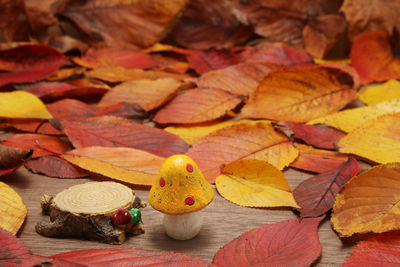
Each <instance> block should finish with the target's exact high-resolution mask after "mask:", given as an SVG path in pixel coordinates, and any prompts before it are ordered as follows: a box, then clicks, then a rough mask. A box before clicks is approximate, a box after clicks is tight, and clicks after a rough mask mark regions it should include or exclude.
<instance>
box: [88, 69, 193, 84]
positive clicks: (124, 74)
mask: <svg viewBox="0 0 400 267" xmlns="http://www.w3.org/2000/svg"><path fill="white" fill-rule="evenodd" d="M86 76H88V77H90V78H94V79H100V80H103V81H106V82H112V83H115V82H126V81H131V80H143V79H148V80H156V79H161V78H173V79H177V80H183V79H186V78H191V76H190V75H188V74H183V73H182V74H181V73H171V72H165V71H160V70H140V69H125V68H122V67H101V68H98V69H94V70H92V71H89V72H87V73H86Z"/></svg>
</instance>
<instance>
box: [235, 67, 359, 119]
mask: <svg viewBox="0 0 400 267" xmlns="http://www.w3.org/2000/svg"><path fill="white" fill-rule="evenodd" d="M341 81H343V83H342V82H341ZM352 81H353V79H352V78H351V77H350V75H348V74H347V73H345V72H343V71H341V70H339V69H334V68H326V67H321V66H303V67H296V68H293V67H286V68H282V69H280V70H276V71H273V72H271V73H270V74H268V76H267V77H265V79H264V80H263V81H262V82H261V83H260V85H259V86H258V88H257V90H255V91H254V92H253V93H252V94H251V95H250V99H249V102H248V103H247V104H246V105H245V106H244V107H243V109H242V115H243V116H249V117H252V118H265V119H272V120H277V121H294V122H307V121H309V120H311V119H313V118H318V117H321V116H323V115H326V114H329V113H331V112H334V111H337V110H339V109H341V108H343V107H344V106H345V105H346V104H348V103H349V102H351V101H352V100H353V99H354V97H355V94H356V90H355V89H354V88H353V87H352V86H353V82H352Z"/></svg>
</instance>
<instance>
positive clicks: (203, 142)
mask: <svg viewBox="0 0 400 267" xmlns="http://www.w3.org/2000/svg"><path fill="white" fill-rule="evenodd" d="M186 155H188V156H189V157H191V158H192V159H193V160H194V161H195V162H196V163H197V165H198V166H199V168H200V170H201V172H202V173H203V174H204V176H205V178H206V179H207V180H208V181H209V182H211V183H213V182H215V178H216V177H217V176H218V175H219V174H220V173H221V167H222V166H223V165H226V164H229V163H231V162H234V161H237V160H240V159H259V160H265V161H267V162H269V163H271V164H272V165H274V166H275V167H277V168H278V169H283V168H284V167H285V166H288V165H289V163H290V162H292V161H293V160H294V159H295V158H296V157H297V155H298V151H297V150H296V148H295V147H294V146H293V145H292V143H291V142H290V141H289V139H288V138H287V137H286V136H285V135H284V134H282V133H280V132H277V131H276V130H275V129H274V128H273V127H272V126H271V123H270V122H268V121H255V122H244V123H239V124H236V125H231V126H228V127H225V128H222V129H219V130H217V131H215V132H212V133H210V134H208V135H206V136H205V137H203V138H201V139H200V140H198V141H197V142H196V143H195V144H194V145H193V146H192V147H191V148H190V149H189V151H188V152H187V153H186Z"/></svg>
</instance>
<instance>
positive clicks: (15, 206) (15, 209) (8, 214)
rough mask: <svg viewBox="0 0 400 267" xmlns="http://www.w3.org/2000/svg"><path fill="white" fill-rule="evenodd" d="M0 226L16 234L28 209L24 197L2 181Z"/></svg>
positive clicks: (0, 188) (0, 186)
mask: <svg viewBox="0 0 400 267" xmlns="http://www.w3.org/2000/svg"><path fill="white" fill-rule="evenodd" d="M0 196H1V197H0V214H1V216H0V228H3V229H4V230H7V231H9V232H10V233H12V234H13V235H16V234H17V232H18V230H19V228H20V227H21V225H22V223H23V222H24V220H25V217H26V214H27V210H26V207H25V204H24V202H23V201H22V198H21V197H20V196H19V195H18V194H17V192H15V191H14V190H13V189H12V188H11V187H9V186H8V185H6V184H5V183H2V182H0Z"/></svg>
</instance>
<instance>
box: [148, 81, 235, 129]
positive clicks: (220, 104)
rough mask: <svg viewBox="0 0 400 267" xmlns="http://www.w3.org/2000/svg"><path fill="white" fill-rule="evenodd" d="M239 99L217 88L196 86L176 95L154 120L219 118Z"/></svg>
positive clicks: (176, 121) (193, 121) (199, 120)
mask: <svg viewBox="0 0 400 267" xmlns="http://www.w3.org/2000/svg"><path fill="white" fill-rule="evenodd" d="M241 102H242V101H241V99H240V98H239V97H238V96H236V95H233V94H230V93H228V92H226V91H224V90H221V89H217V88H196V89H193V90H188V91H186V92H184V93H183V94H180V95H178V96H176V97H175V98H174V99H173V100H172V101H171V102H170V103H168V104H167V105H166V106H165V107H164V108H162V109H160V110H159V111H158V112H157V114H156V116H155V117H154V120H155V121H156V122H158V123H199V122H207V121H212V120H214V119H217V118H220V117H222V116H224V115H226V113H227V112H228V111H230V110H232V109H234V108H235V107H236V106H237V105H239V104H240V103H241Z"/></svg>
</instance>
